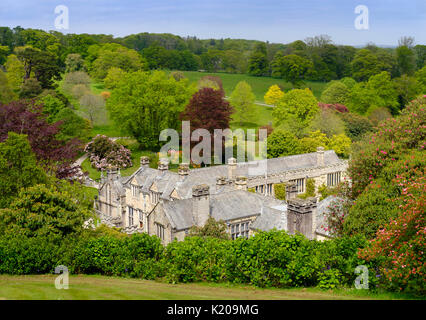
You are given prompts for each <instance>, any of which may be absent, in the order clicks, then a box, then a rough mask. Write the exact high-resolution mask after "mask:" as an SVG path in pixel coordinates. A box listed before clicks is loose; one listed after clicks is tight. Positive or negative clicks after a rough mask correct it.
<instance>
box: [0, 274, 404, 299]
mask: <svg viewBox="0 0 426 320" xmlns="http://www.w3.org/2000/svg"><path fill="white" fill-rule="evenodd" d="M55 278H56V276H55V275H30V276H8V275H0V300H2V299H14V300H21V299H26V300H32V299H39V300H58V299H59V300H77V299H79V300H88V299H90V300H111V299H112V300H132V299H141V300H195V299H198V300H210V299H214V300H253V299H254V300H304V299H308V300H342V299H345V300H346V299H351V300H353V299H403V298H407V297H404V296H402V295H396V294H390V293H389V294H388V293H384V294H373V293H370V292H368V291H363V290H355V289H346V290H345V289H340V290H334V291H331V290H328V291H323V290H320V289H314V288H297V289H259V288H255V287H253V286H247V285H246V286H242V285H238V286H237V285H226V284H208V283H197V284H167V283H162V282H157V281H149V280H139V279H128V278H118V277H105V276H85V275H72V276H70V278H69V289H68V290H57V289H56V288H55V285H54V283H55Z"/></svg>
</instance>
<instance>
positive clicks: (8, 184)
mask: <svg viewBox="0 0 426 320" xmlns="http://www.w3.org/2000/svg"><path fill="white" fill-rule="evenodd" d="M46 181H47V176H46V174H45V173H44V171H43V170H42V169H41V168H40V167H38V166H37V160H36V157H35V155H34V154H33V152H32V151H31V147H30V144H29V142H28V139H27V136H26V135H19V134H16V133H14V132H10V133H9V134H8V138H7V139H6V140H5V141H4V142H1V143H0V189H1V193H2V195H1V197H0V208H5V207H7V206H8V205H9V204H10V202H11V201H12V199H13V198H14V197H16V196H17V194H18V192H19V190H21V188H28V187H31V186H33V185H35V184H38V183H45V182H46Z"/></svg>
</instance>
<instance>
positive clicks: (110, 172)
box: [106, 169, 120, 181]
mask: <svg viewBox="0 0 426 320" xmlns="http://www.w3.org/2000/svg"><path fill="white" fill-rule="evenodd" d="M119 177H120V170H117V169H107V177H106V180H107V181H114V180H118V178H119Z"/></svg>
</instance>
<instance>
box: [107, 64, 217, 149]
mask: <svg viewBox="0 0 426 320" xmlns="http://www.w3.org/2000/svg"><path fill="white" fill-rule="evenodd" d="M193 92H194V88H193V87H192V86H189V84H188V81H187V80H185V79H183V80H180V81H176V80H175V79H174V78H171V77H168V76H167V75H166V74H165V73H164V72H161V71H154V72H153V73H152V74H151V73H146V72H141V71H138V72H133V73H128V74H126V75H125V76H124V77H123V79H121V80H120V82H119V83H118V84H117V87H116V88H115V89H114V90H112V92H111V98H109V99H108V100H107V109H108V110H109V111H110V115H111V117H112V119H113V120H114V121H115V122H116V123H117V124H119V125H120V127H122V128H123V129H125V131H127V133H129V134H131V135H132V136H133V137H135V139H136V140H138V142H140V143H141V144H142V147H143V148H147V149H155V148H158V147H159V146H160V144H159V140H158V137H159V135H160V132H161V131H162V130H163V129H167V128H170V129H178V128H179V127H180V126H179V124H180V123H179V120H178V117H179V114H180V113H181V112H182V111H183V110H184V108H185V105H186V104H187V103H188V101H189V98H190V96H191V94H192V93H193ZM219 94H220V93H219Z"/></svg>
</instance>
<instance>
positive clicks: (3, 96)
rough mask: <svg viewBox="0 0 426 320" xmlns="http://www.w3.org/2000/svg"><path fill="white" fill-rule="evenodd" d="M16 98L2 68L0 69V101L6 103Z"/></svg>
mask: <svg viewBox="0 0 426 320" xmlns="http://www.w3.org/2000/svg"><path fill="white" fill-rule="evenodd" d="M14 98H16V95H15V93H14V92H13V91H12V88H11V87H10V85H9V81H8V80H7V77H6V75H5V73H4V72H3V70H1V69H0V103H8V102H10V101H12V100H13V99H14Z"/></svg>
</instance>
